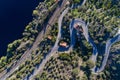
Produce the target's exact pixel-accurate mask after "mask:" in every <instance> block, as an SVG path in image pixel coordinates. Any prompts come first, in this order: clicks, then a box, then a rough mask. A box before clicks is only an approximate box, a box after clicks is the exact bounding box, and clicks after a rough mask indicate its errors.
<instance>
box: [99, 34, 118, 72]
mask: <svg viewBox="0 0 120 80" xmlns="http://www.w3.org/2000/svg"><path fill="white" fill-rule="evenodd" d="M119 41H120V34H118V35H117V36H115V37H113V38H112V39H110V40H108V41H107V42H106V47H105V54H104V59H103V62H102V64H101V67H100V68H97V72H102V71H103V70H104V68H105V65H106V63H107V60H108V57H109V53H110V48H111V46H112V45H113V44H114V43H116V42H119Z"/></svg>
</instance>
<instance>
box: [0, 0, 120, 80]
mask: <svg viewBox="0 0 120 80" xmlns="http://www.w3.org/2000/svg"><path fill="white" fill-rule="evenodd" d="M32 15H33V21H31V22H30V23H29V24H28V25H27V26H26V28H25V30H24V32H23V38H21V39H19V40H15V41H14V42H13V43H10V44H9V45H8V49H7V55H6V56H3V57H1V58H0V80H107V79H108V80H119V78H120V0H104V1H102V0H45V1H44V2H40V4H39V5H38V6H37V7H36V9H35V10H33V14H32Z"/></svg>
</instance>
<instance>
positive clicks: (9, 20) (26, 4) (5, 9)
mask: <svg viewBox="0 0 120 80" xmlns="http://www.w3.org/2000/svg"><path fill="white" fill-rule="evenodd" d="M40 1H43V0H0V57H1V56H4V55H6V49H7V45H8V44H9V43H11V42H13V41H14V40H16V39H19V38H21V37H22V32H23V31H24V28H25V26H26V25H27V24H28V23H29V22H30V21H32V18H33V17H32V11H33V10H34V9H35V7H36V6H37V5H38V4H39V2H40Z"/></svg>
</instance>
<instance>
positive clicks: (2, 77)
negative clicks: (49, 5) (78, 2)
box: [0, 0, 66, 80]
mask: <svg viewBox="0 0 120 80" xmlns="http://www.w3.org/2000/svg"><path fill="white" fill-rule="evenodd" d="M65 2H66V0H63V3H62V4H61V5H62V6H64V5H65ZM62 8H63V7H62ZM59 11H60V7H58V8H57V9H56V11H55V14H54V15H53V16H52V17H51V18H50V20H49V22H48V23H49V24H50V25H53V24H54V23H55V20H56V17H57V16H58V12H59ZM49 24H47V25H46V27H44V28H43V30H42V31H41V32H40V33H39V34H38V36H37V38H36V40H35V42H34V43H33V46H32V48H31V49H28V50H27V51H26V52H25V53H24V54H23V55H22V57H21V58H20V60H18V62H17V64H16V65H15V66H12V68H11V69H10V71H9V72H7V69H6V70H5V71H3V72H2V73H0V74H1V75H0V80H6V78H7V77H9V76H10V75H11V74H12V73H13V72H15V71H16V70H17V69H18V68H19V66H20V64H22V63H23V62H24V61H25V60H27V59H28V58H30V57H31V53H32V51H33V50H35V49H36V48H37V47H38V45H39V43H40V42H41V41H42V38H43V36H44V35H45V33H46V32H47V31H48V30H47V28H48V27H49V26H50V25H49Z"/></svg>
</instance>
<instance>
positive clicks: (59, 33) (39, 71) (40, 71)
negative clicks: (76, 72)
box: [25, 8, 69, 80]
mask: <svg viewBox="0 0 120 80" xmlns="http://www.w3.org/2000/svg"><path fill="white" fill-rule="evenodd" d="M68 10H69V8H66V9H65V10H64V11H63V12H62V14H61V16H60V18H59V20H58V25H59V31H58V35H57V39H56V42H55V45H54V47H53V48H52V50H51V51H50V52H49V53H48V55H47V56H46V57H45V58H44V59H43V61H42V63H41V64H40V65H39V68H38V69H36V70H35V71H34V73H33V74H31V76H30V77H29V79H30V80H32V79H33V77H34V76H35V75H37V74H38V73H42V70H43V68H44V66H45V64H46V63H47V61H48V60H49V59H50V58H51V57H52V56H53V55H54V54H55V53H56V52H57V50H58V48H59V46H58V43H59V40H60V38H61V26H62V25H61V24H62V20H63V17H64V15H66V13H67V12H68ZM25 80H27V79H25Z"/></svg>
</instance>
